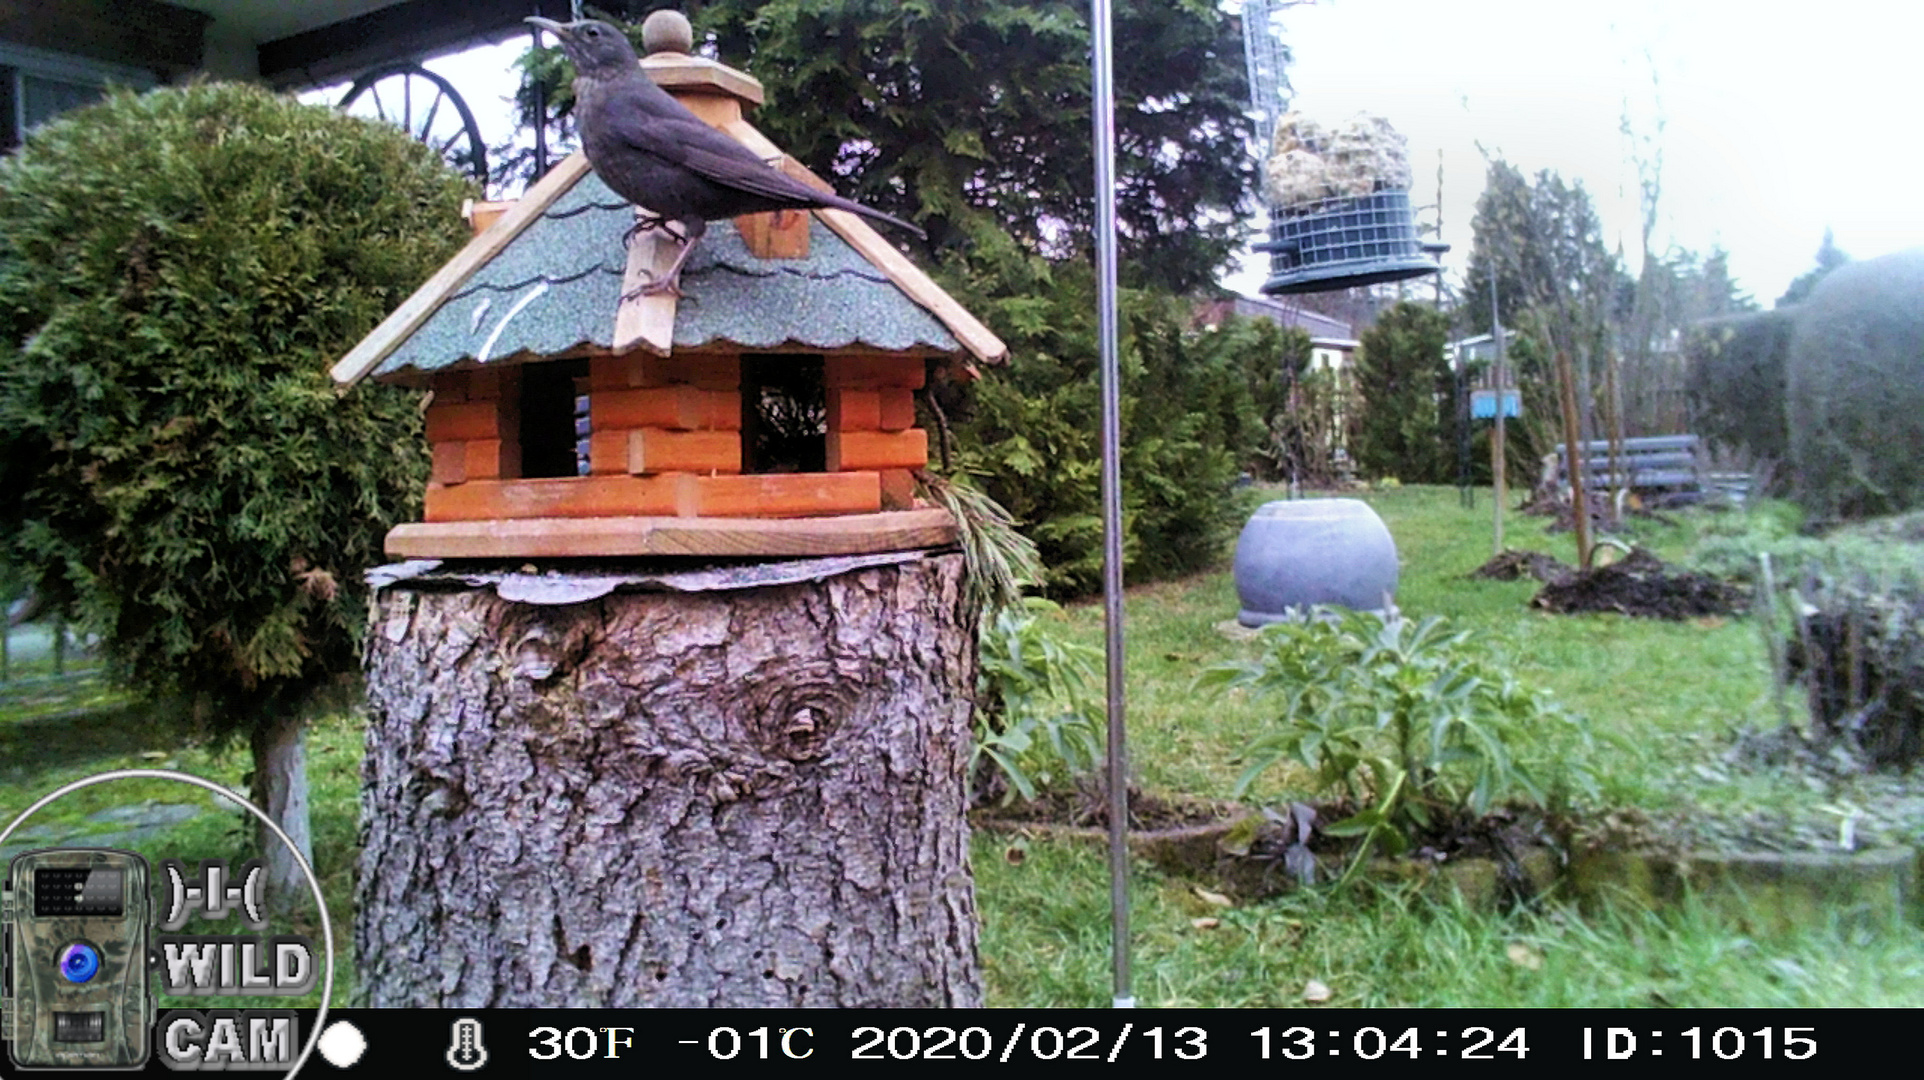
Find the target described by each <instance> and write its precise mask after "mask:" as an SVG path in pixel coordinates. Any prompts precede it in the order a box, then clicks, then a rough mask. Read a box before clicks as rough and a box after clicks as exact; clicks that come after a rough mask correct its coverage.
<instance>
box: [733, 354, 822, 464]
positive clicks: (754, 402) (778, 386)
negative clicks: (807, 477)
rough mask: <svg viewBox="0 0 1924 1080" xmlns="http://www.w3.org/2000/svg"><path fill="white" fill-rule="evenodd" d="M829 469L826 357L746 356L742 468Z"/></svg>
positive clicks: (743, 358) (797, 355)
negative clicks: (824, 373) (824, 375)
mask: <svg viewBox="0 0 1924 1080" xmlns="http://www.w3.org/2000/svg"><path fill="white" fill-rule="evenodd" d="M827 469H828V394H827V393H826V391H824V389H823V385H822V358H821V357H819V356H809V355H803V354H788V353H783V354H774V355H766V356H753V355H750V356H743V357H742V471H743V472H748V473H793V472H824V471H826V470H827Z"/></svg>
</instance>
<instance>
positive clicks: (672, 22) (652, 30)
mask: <svg viewBox="0 0 1924 1080" xmlns="http://www.w3.org/2000/svg"><path fill="white" fill-rule="evenodd" d="M641 46H642V48H644V49H646V50H647V51H648V55H649V56H653V55H655V54H656V53H692V52H694V51H695V28H694V27H692V26H690V25H689V24H688V16H686V15H683V14H682V13H681V12H679V11H657V12H655V13H653V14H651V15H649V16H648V18H647V19H646V20H645V21H643V22H642V24H641Z"/></svg>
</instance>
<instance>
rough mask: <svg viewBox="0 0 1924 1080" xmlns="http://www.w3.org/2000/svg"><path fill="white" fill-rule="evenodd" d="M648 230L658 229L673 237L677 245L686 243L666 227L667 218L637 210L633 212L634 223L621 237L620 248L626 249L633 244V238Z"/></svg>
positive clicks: (684, 238) (684, 239) (678, 234)
mask: <svg viewBox="0 0 1924 1080" xmlns="http://www.w3.org/2000/svg"><path fill="white" fill-rule="evenodd" d="M650 229H660V230H661V231H662V232H665V233H667V234H668V235H669V236H672V237H674V239H675V242H676V243H678V244H685V243H687V242H688V238H687V237H685V236H683V235H682V234H681V233H678V232H676V231H675V230H673V229H671V228H669V227H668V219H667V218H665V217H663V216H661V215H660V214H657V213H654V212H652V211H649V210H637V211H636V212H635V223H634V224H633V225H630V226H629V227H628V231H627V232H625V233H623V234H622V235H621V246H622V247H624V248H625V247H628V246H629V245H630V244H633V243H634V242H635V237H637V236H640V235H641V234H642V233H645V232H647V231H649V230H650Z"/></svg>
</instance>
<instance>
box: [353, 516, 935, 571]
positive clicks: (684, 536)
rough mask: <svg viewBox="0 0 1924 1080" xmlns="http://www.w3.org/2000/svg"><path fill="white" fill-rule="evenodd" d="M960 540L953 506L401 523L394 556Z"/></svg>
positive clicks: (833, 550) (886, 545) (762, 551)
mask: <svg viewBox="0 0 1924 1080" xmlns="http://www.w3.org/2000/svg"><path fill="white" fill-rule="evenodd" d="M955 542H956V527H955V519H954V518H953V517H951V516H950V515H949V512H948V511H947V510H941V509H921V510H896V511H885V512H883V513H879V514H842V515H838V516H835V517H818V518H786V519H779V520H778V519H770V518H683V517H611V518H531V519H517V520H504V521H437V522H417V523H414V524H408V525H397V526H395V528H394V529H393V530H392V531H390V532H389V533H388V534H387V553H388V556H389V557H390V558H396V559H519V558H566V557H569V556H585V557H609V556H623V555H722V556H737V555H743V556H757V555H771V556H772V555H784V556H799V555H866V554H870V553H872V552H878V551H910V550H914V549H917V548H931V547H944V546H946V545H949V544H953V543H955Z"/></svg>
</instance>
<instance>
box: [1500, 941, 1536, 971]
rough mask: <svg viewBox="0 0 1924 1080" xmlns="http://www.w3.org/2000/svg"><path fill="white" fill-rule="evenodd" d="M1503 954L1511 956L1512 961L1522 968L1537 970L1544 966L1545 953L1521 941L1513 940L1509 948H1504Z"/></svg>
mask: <svg viewBox="0 0 1924 1080" xmlns="http://www.w3.org/2000/svg"><path fill="white" fill-rule="evenodd" d="M1503 954H1504V955H1505V956H1508V957H1509V958H1510V963H1512V964H1515V965H1516V966H1518V967H1520V968H1528V969H1529V970H1531V971H1536V970H1537V969H1539V968H1541V967H1542V966H1543V954H1542V953H1540V952H1538V951H1536V950H1535V949H1532V948H1531V947H1529V946H1528V945H1525V944H1524V943H1522V942H1521V941H1512V942H1511V943H1510V946H1509V948H1507V949H1504V950H1503Z"/></svg>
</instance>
